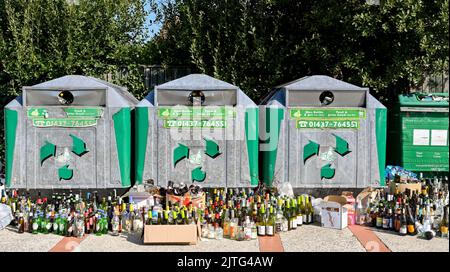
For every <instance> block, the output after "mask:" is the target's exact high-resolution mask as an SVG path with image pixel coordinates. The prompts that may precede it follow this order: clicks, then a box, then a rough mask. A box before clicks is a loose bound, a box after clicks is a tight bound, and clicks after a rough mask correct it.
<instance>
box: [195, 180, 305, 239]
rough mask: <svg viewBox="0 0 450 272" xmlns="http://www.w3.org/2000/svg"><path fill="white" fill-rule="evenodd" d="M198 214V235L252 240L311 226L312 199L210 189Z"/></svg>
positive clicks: (249, 191)
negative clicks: (204, 204) (199, 226)
mask: <svg viewBox="0 0 450 272" xmlns="http://www.w3.org/2000/svg"><path fill="white" fill-rule="evenodd" d="M201 212H202V214H201V215H200V222H199V223H200V225H201V230H202V232H201V235H202V237H204V238H209V239H218V240H220V239H223V238H229V239H233V240H238V241H242V240H252V239H256V238H257V236H273V235H275V233H279V232H285V231H289V230H295V229H297V227H300V226H302V225H303V224H311V223H313V218H314V210H313V206H312V201H311V196H308V195H300V196H297V197H286V196H279V195H278V196H277V194H274V193H271V192H270V191H266V192H264V193H263V192H256V193H255V192H254V191H252V190H247V192H246V190H245V189H241V190H238V189H211V190H210V191H209V192H207V197H206V207H205V209H204V210H203V211H201Z"/></svg>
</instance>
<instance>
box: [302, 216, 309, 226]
mask: <svg viewBox="0 0 450 272" xmlns="http://www.w3.org/2000/svg"><path fill="white" fill-rule="evenodd" d="M302 217H303V219H302V221H303V223H306V224H308V216H306V214H303V215H302Z"/></svg>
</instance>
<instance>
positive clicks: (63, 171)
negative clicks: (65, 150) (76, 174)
mask: <svg viewBox="0 0 450 272" xmlns="http://www.w3.org/2000/svg"><path fill="white" fill-rule="evenodd" d="M58 176H59V180H62V179H64V180H69V179H71V178H72V177H73V170H72V169H69V165H64V166H63V167H61V168H59V169H58Z"/></svg>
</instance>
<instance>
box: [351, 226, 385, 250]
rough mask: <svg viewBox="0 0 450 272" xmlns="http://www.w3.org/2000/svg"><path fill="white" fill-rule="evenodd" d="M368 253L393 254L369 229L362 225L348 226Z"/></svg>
mask: <svg viewBox="0 0 450 272" xmlns="http://www.w3.org/2000/svg"><path fill="white" fill-rule="evenodd" d="M348 229H349V230H350V231H351V232H352V233H353V235H355V236H356V238H357V239H358V241H359V242H360V243H361V245H362V246H363V247H364V248H365V249H366V251H367V252H392V250H390V249H389V248H388V247H387V246H386V245H385V244H384V243H383V241H381V240H380V238H379V237H378V236H377V235H376V234H375V232H373V230H372V229H371V228H369V227H365V226H360V225H351V226H348Z"/></svg>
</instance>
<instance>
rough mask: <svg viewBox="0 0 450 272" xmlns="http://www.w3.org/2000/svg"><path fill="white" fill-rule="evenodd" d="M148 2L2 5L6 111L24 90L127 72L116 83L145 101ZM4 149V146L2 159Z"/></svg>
mask: <svg viewBox="0 0 450 272" xmlns="http://www.w3.org/2000/svg"><path fill="white" fill-rule="evenodd" d="M145 2H146V0H96V1H91V0H73V1H68V0H32V1H31V0H0V98H1V101H0V102H1V104H2V106H3V105H5V104H6V103H7V102H9V101H10V100H11V99H12V98H13V97H15V96H17V95H19V94H20V93H21V88H22V86H27V85H28V86H29V85H34V84H37V83H40V82H43V81H47V80H50V79H54V78H56V77H60V76H64V75H67V74H83V75H90V76H96V77H100V78H104V75H106V74H113V75H115V74H117V72H118V71H122V70H123V67H127V68H126V71H125V72H126V73H125V74H123V75H122V74H121V75H120V76H113V77H112V81H113V82H114V83H118V84H123V85H125V86H126V87H128V88H129V89H130V90H131V91H132V92H136V94H137V96H138V97H141V96H142V93H143V92H145V90H144V88H143V80H142V77H143V76H142V72H141V71H140V70H141V69H140V68H139V66H138V64H139V63H141V62H140V61H141V60H142V59H143V58H142V45H143V44H144V42H145V40H146V38H147V33H146V30H145V29H144V21H145V17H146V15H147V12H146V11H145V10H144V5H145ZM139 77H141V78H139ZM125 79H127V80H125ZM2 120H3V118H2ZM0 138H1V139H3V122H1V125H0ZM3 148H4V147H3V141H1V144H0V154H3ZM0 157H3V156H1V155H0Z"/></svg>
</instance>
